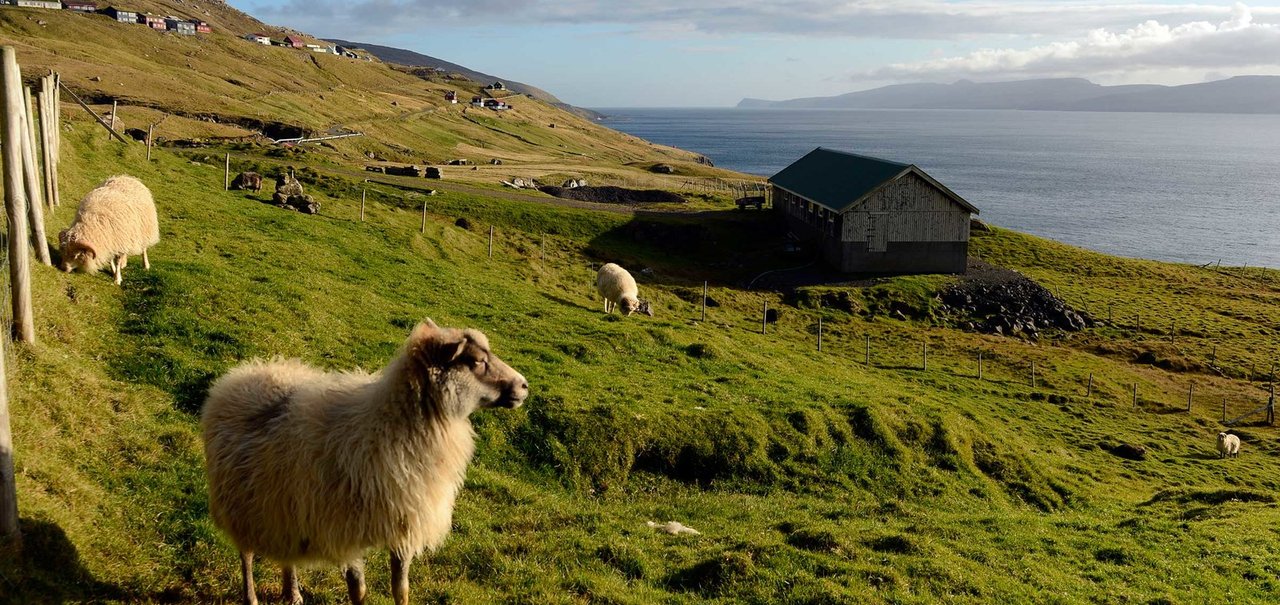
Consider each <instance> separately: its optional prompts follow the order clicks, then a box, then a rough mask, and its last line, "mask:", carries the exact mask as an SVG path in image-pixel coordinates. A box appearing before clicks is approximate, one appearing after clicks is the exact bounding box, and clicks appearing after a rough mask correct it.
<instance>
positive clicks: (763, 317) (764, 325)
mask: <svg viewBox="0 0 1280 605" xmlns="http://www.w3.org/2000/svg"><path fill="white" fill-rule="evenodd" d="M760 333H761V334H768V333H769V299H765V301H764V310H762V311H761V312H760Z"/></svg>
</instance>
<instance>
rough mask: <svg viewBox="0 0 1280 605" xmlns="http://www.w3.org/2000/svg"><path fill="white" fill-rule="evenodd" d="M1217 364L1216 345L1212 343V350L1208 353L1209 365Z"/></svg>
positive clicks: (1214, 365)
mask: <svg viewBox="0 0 1280 605" xmlns="http://www.w3.org/2000/svg"><path fill="white" fill-rule="evenodd" d="M1217 365H1218V345H1216V344H1215V345H1213V352H1212V353H1210V354H1209V367H1216V366H1217Z"/></svg>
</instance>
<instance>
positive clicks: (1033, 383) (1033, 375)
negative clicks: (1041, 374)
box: [1031, 361, 1036, 390]
mask: <svg viewBox="0 0 1280 605" xmlns="http://www.w3.org/2000/svg"><path fill="white" fill-rule="evenodd" d="M1031 388H1032V389H1033V390H1034V389H1035V388H1036V362H1034V361H1032V362H1031Z"/></svg>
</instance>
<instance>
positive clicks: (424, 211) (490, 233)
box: [422, 209, 493, 258]
mask: <svg viewBox="0 0 1280 605" xmlns="http://www.w3.org/2000/svg"><path fill="white" fill-rule="evenodd" d="M426 216H427V211H426V210H425V209H424V210H423V211H422V217H423V218H422V220H423V221H426V220H427V219H426ZM423 224H424V225H425V224H426V223H425V222H424V223H423ZM489 258H493V225H489Z"/></svg>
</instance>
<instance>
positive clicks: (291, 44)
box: [244, 34, 373, 61]
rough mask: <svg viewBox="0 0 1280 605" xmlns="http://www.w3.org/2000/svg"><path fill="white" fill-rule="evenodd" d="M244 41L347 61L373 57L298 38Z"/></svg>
mask: <svg viewBox="0 0 1280 605" xmlns="http://www.w3.org/2000/svg"><path fill="white" fill-rule="evenodd" d="M244 39H245V40H248V41H250V42H255V43H257V44H261V45H263V46H280V47H283V48H296V49H299V50H309V51H311V52H316V53H323V54H326V55H338V56H340V57H347V58H349V59H364V60H365V61H372V60H373V57H371V56H368V55H364V56H362V55H360V54H359V53H357V52H356V51H355V49H353V48H347V47H345V46H342V45H320V44H312V43H310V42H307V41H306V40H303V39H302V38H300V37H298V36H285V37H284V39H283V40H274V39H272V38H271V36H268V35H267V34H245V35H244Z"/></svg>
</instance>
